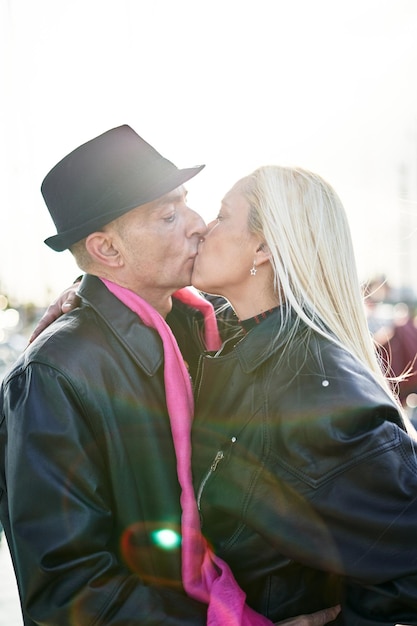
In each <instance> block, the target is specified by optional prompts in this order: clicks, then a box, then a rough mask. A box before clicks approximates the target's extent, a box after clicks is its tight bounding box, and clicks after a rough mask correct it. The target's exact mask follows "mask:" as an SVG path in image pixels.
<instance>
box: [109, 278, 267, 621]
mask: <svg viewBox="0 0 417 626" xmlns="http://www.w3.org/2000/svg"><path fill="white" fill-rule="evenodd" d="M102 281H103V282H104V284H105V285H106V287H107V288H108V289H109V291H110V292H111V293H113V294H114V295H115V296H116V297H117V298H118V299H119V300H121V302H123V303H124V304H125V305H126V306H127V307H129V308H130V309H131V310H132V311H134V312H135V313H136V314H137V315H138V316H139V317H140V318H141V320H142V321H143V323H144V324H145V325H146V326H149V327H150V328H154V329H155V330H156V331H157V332H158V334H159V336H160V337H161V340H162V343H163V348H164V381H165V393H166V403H167V407H168V413H169V419H170V423H171V431H172V438H173V442H174V448H175V453H176V458H177V474H178V481H179V484H180V486H181V508H182V518H181V533H182V544H181V554H182V579H183V585H184V589H185V590H186V592H187V593H188V595H189V596H191V597H192V598H194V599H196V600H199V601H200V602H203V603H205V604H207V605H208V610H207V624H208V626H271V624H272V622H270V621H269V620H268V619H267V618H265V617H263V616H262V615H260V614H259V613H256V612H255V611H253V610H252V609H251V608H250V607H249V606H248V605H247V604H246V602H245V599H246V595H245V593H244V592H243V591H242V589H240V587H239V586H238V584H237V582H236V581H235V579H234V576H233V574H232V572H231V570H230V568H229V566H228V565H227V564H226V563H225V562H224V561H223V560H222V559H220V558H219V557H218V556H216V555H215V554H214V553H213V551H212V550H211V549H210V547H209V546H208V544H207V542H206V540H205V539H204V537H203V535H202V533H201V530H200V519H199V514H198V509H197V504H196V499H195V495H194V490H193V485H192V478H191V424H192V420H193V414H194V399H193V391H192V386H191V381H190V377H189V374H188V371H187V368H186V367H185V364H184V360H183V358H182V355H181V352H180V350H179V347H178V344H177V341H176V339H175V337H174V335H173V333H172V331H171V329H170V327H169V326H168V324H167V323H166V322H165V320H164V318H163V317H162V316H161V315H160V314H159V313H158V312H157V311H156V310H155V309H154V308H153V307H152V306H151V305H150V304H148V303H147V302H146V301H145V300H143V299H142V298H141V297H140V296H138V295H136V294H135V293H134V292H133V291H130V290H129V289H126V288H124V287H120V286H119V285H116V284H115V283H113V282H111V281H109V280H106V279H102ZM173 297H174V298H177V299H178V300H181V301H182V302H184V303H185V304H187V305H189V306H191V307H193V308H196V309H198V310H200V311H201V312H202V314H203V316H204V323H205V341H206V348H207V349H208V350H217V349H218V348H219V347H220V345H221V340H220V336H219V332H218V329H217V322H216V316H215V313H214V309H213V307H212V305H211V304H210V303H209V302H208V301H207V300H205V299H204V298H202V297H201V296H199V295H198V294H197V293H195V292H194V291H193V290H191V289H189V288H185V289H180V290H179V291H177V292H176V293H174V294H173Z"/></svg>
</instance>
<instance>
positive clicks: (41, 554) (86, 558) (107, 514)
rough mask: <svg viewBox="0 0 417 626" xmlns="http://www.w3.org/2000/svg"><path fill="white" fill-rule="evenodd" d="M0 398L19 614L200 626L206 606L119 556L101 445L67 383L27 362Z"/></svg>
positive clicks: (50, 619)
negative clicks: (155, 583) (149, 581)
mask: <svg viewBox="0 0 417 626" xmlns="http://www.w3.org/2000/svg"><path fill="white" fill-rule="evenodd" d="M39 368H41V369H42V373H41V375H38V370H39ZM1 400H2V404H3V412H2V416H1V428H0V464H1V467H0V504H1V514H2V519H3V521H4V525H5V528H6V532H7V540H8V543H9V546H10V551H11V555H12V559H13V562H14V567H15V570H16V575H17V578H18V581H19V586H20V595H21V601H22V606H23V611H24V613H25V615H26V619H27V618H30V620H32V622H30V623H35V624H42V625H43V626H56V625H57V624H59V625H60V626H65V625H68V626H70V625H73V624H78V625H79V626H84V625H85V626H87V625H88V626H91V625H93V624H94V625H100V624H103V625H104V624H105V625H106V626H122V625H123V626H125V625H126V624H129V625H131V626H134V625H135V624H136V625H139V624H140V625H141V626H144V625H146V626H148V625H149V626H151V625H152V626H153V625H158V626H159V625H162V624H163V625H164V626H177V625H178V626H179V625H181V626H184V625H190V626H191V625H192V626H196V625H197V626H198V625H199V624H201V625H203V624H205V623H206V607H205V606H203V605H201V604H199V603H197V602H195V601H193V600H192V599H190V598H188V597H187V596H186V595H185V594H183V593H181V592H180V591H176V590H173V589H168V588H163V587H152V586H147V585H145V584H143V582H142V581H141V580H140V578H139V577H138V576H136V575H135V574H133V573H131V572H130V571H129V570H128V569H127V568H126V567H125V566H124V564H123V562H122V561H121V560H120V558H119V557H118V554H117V546H114V545H112V539H111V537H112V528H113V525H114V515H113V510H112V509H113V507H114V503H113V502H112V496H111V490H110V488H109V482H108V480H107V468H106V467H105V463H104V462H103V456H102V455H101V454H100V449H99V444H100V442H98V441H97V440H96V438H95V437H94V433H92V432H91V427H90V426H89V424H88V422H87V420H85V419H83V418H82V414H83V409H82V405H83V399H82V398H80V397H78V396H77V392H75V390H74V388H72V387H71V386H70V385H69V383H68V381H67V380H66V379H65V378H64V377H63V376H62V375H61V374H60V373H59V372H57V371H56V370H54V369H53V368H52V367H49V366H47V365H39V364H35V365H32V366H27V367H26V368H25V369H24V370H23V371H22V372H20V373H18V374H17V375H14V377H12V378H11V379H9V380H8V381H7V384H5V385H4V387H3V390H2V398H1ZM86 442H88V443H86ZM120 488H121V489H123V485H121V486H120ZM26 623H29V622H26V621H25V624H26Z"/></svg>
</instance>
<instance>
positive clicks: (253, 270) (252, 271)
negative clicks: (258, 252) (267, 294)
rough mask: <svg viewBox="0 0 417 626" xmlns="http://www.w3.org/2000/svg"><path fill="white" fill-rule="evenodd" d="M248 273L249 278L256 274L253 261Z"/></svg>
mask: <svg viewBox="0 0 417 626" xmlns="http://www.w3.org/2000/svg"><path fill="white" fill-rule="evenodd" d="M249 271H250V274H251V276H255V274H256V263H255V261H254V262H253V265H252V267H251V269H250V270H249Z"/></svg>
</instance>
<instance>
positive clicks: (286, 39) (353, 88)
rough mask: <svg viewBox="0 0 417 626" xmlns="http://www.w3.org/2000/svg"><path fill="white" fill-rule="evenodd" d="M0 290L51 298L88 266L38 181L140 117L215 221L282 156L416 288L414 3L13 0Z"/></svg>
mask: <svg viewBox="0 0 417 626" xmlns="http://www.w3.org/2000/svg"><path fill="white" fill-rule="evenodd" d="M0 3H1V4H0V6H1V14H0V59H1V66H0V85H1V89H3V90H4V92H3V93H2V94H0V95H1V97H0V128H1V131H0V132H1V134H0V168H1V185H0V291H1V290H3V291H5V292H6V293H7V294H8V295H9V296H10V297H11V298H13V299H16V298H19V299H24V300H27V299H31V300H33V301H36V302H38V303H41V304H42V303H44V302H49V301H50V299H51V297H52V296H55V295H57V294H58V293H59V292H60V291H61V290H62V289H63V288H64V287H66V286H67V285H68V284H69V283H71V282H72V280H73V278H75V276H76V275H77V274H78V270H77V268H76V267H75V264H74V262H73V260H72V257H71V255H70V253H68V252H64V253H56V252H53V251H52V250H50V249H49V248H47V246H45V244H44V243H43V240H44V239H45V238H46V237H48V236H49V235H52V234H54V233H55V229H54V227H53V224H52V221H51V219H50V217H49V214H48V212H47V209H46V207H45V205H44V203H43V200H42V196H41V194H40V191H39V188H40V184H41V182H42V180H43V178H44V176H45V174H46V173H47V172H48V171H49V169H50V168H51V167H52V166H53V165H55V163H56V162H57V161H58V160H59V159H61V158H62V157H63V156H64V155H65V154H67V153H68V152H70V151H71V150H72V149H73V148H75V147H76V146H78V145H79V144H81V143H83V142H84V141H87V140H89V139H91V138H92V137H94V136H96V135H98V134H100V133H102V132H104V131H106V130H108V129H110V128H112V127H114V126H118V125H120V124H123V123H127V124H130V125H131V126H132V127H133V128H134V129H135V130H136V131H137V132H138V133H139V134H140V135H142V136H143V137H144V138H145V139H146V140H147V141H149V142H150V143H151V144H153V145H154V146H155V148H156V149H158V150H159V151H160V152H161V153H162V154H163V155H164V156H166V157H167V158H169V159H170V160H172V161H174V162H175V163H176V164H177V165H178V166H180V167H186V166H191V165H194V164H197V163H206V164H207V167H206V169H205V170H204V171H203V172H202V173H201V174H200V175H199V176H198V177H197V178H196V179H195V180H194V181H191V182H190V183H189V184H188V188H189V192H190V202H191V204H192V206H193V208H195V209H197V210H199V211H200V212H201V213H202V215H203V216H204V217H205V218H206V219H210V218H211V217H213V216H214V215H215V214H216V212H217V209H218V206H219V201H220V199H221V197H222V195H223V194H224V193H225V191H226V190H227V189H228V188H229V187H230V186H231V184H232V183H233V182H234V181H235V180H236V179H237V178H240V177H241V176H243V175H245V174H247V173H249V172H250V171H251V170H252V169H254V168H255V167H257V166H259V165H262V164H267V163H277V164H283V165H300V166H303V167H306V168H309V169H312V170H314V171H316V172H317V173H319V174H321V175H322V176H323V177H325V178H327V180H329V182H331V183H332V184H333V186H334V187H335V189H336V191H337V192H338V193H339V195H340V196H341V198H342V200H343V201H344V204H345V206H346V209H347V212H348V215H349V219H350V223H351V226H352V231H353V237H354V241H355V247H356V250H357V259H358V266H359V271H360V275H361V278H362V279H365V278H367V277H368V276H370V275H371V274H374V273H377V272H378V273H379V272H385V273H386V274H387V275H388V278H389V279H390V280H391V282H393V283H394V285H401V284H402V283H403V282H405V283H409V284H412V286H413V287H414V288H416V287H417V258H416V257H417V217H416V213H417V210H416V200H417V80H416V77H417V2H416V0H343V1H342V0H251V1H249V0H36V2H34V1H33V0H0Z"/></svg>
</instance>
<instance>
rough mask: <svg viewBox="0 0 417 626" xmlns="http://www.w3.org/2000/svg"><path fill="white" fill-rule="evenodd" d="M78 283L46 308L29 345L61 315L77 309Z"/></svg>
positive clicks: (78, 299)
mask: <svg viewBox="0 0 417 626" xmlns="http://www.w3.org/2000/svg"><path fill="white" fill-rule="evenodd" d="M79 284H80V283H79V281H77V282H75V283H74V284H73V285H71V287H68V288H67V289H65V291H63V292H62V293H61V294H60V295H59V296H58V297H57V298H56V300H54V301H53V302H52V304H50V305H49V306H48V308H47V309H46V311H45V313H44V314H43V315H42V317H41V319H40V320H39V322H38V323H37V325H36V327H35V330H34V331H33V333H32V334H31V336H30V338H29V343H32V341H34V340H35V339H36V337H38V336H39V335H40V334H41V332H42V331H44V330H45V328H48V326H49V325H50V324H52V322H54V321H55V320H56V319H58V317H60V316H61V315H63V314H64V313H68V311H72V309H75V308H77V306H79V304H80V298H79V297H78V295H77V290H78V287H79Z"/></svg>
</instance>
